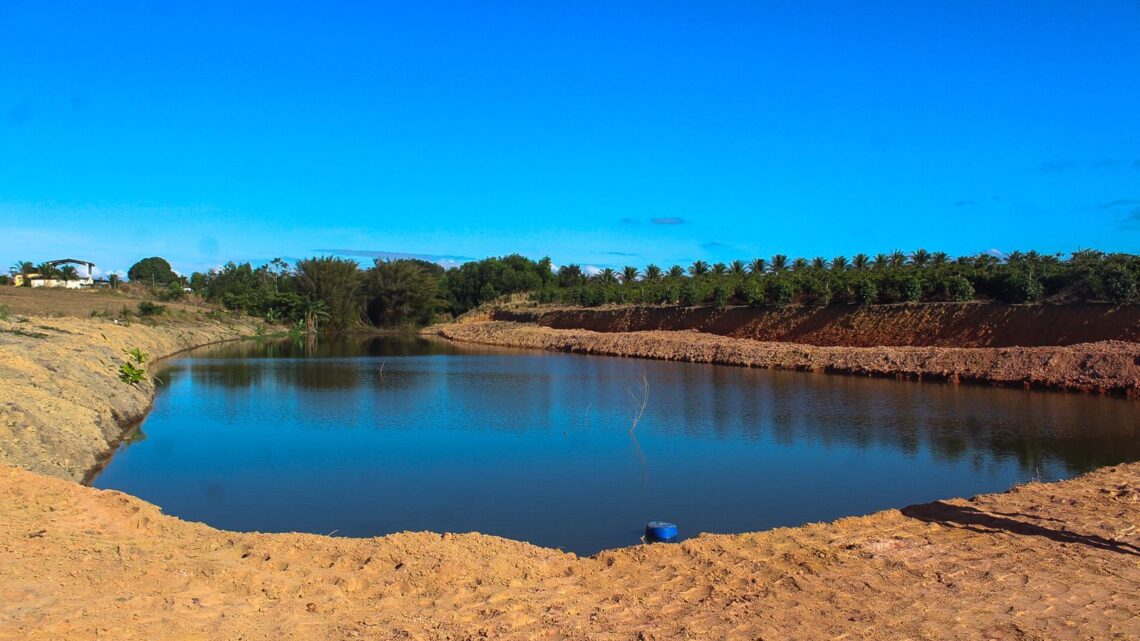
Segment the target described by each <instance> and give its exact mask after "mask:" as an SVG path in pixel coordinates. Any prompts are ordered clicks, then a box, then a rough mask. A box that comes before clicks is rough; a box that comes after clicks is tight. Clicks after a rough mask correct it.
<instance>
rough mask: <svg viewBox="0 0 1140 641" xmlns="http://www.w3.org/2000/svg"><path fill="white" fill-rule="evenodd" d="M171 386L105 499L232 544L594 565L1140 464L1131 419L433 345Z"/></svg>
mask: <svg viewBox="0 0 1140 641" xmlns="http://www.w3.org/2000/svg"><path fill="white" fill-rule="evenodd" d="M643 374H644V377H645V380H646V381H648V389H649V401H648V404H647V406H646V411H645V414H644V417H643V418H642V419H641V422H640V424H639V425H638V427H637V429H636V430H635V431H634V432H633V433H632V434H631V433H630V429H629V428H630V424H631V421H632V418H633V415H634V414H635V413H636V408H637V406H638V405H640V404H641V389H642V376H643ZM162 376H163V379H164V381H165V385H164V386H163V387H162V389H161V390H160V392H159V395H158V398H157V399H156V401H155V405H154V410H153V411H152V412H151V414H150V415H149V416H148V417H147V419H146V421H145V423H143V425H142V431H141V432H140V434H139V436H138V437H137V438H136V439H134V440H133V441H132V442H130V443H128V444H126V445H125V446H124V447H123V448H122V449H121V450H120V451H119V452H118V453H117V454H116V455H115V457H114V458H113V459H112V460H111V462H110V464H109V465H108V466H107V468H106V469H105V470H104V471H103V472H102V473H101V474H100V475H99V476H98V477H97V478H96V479H95V480H94V483H93V484H94V485H95V486H96V487H101V488H114V489H118V490H123V491H126V492H129V493H131V494H134V495H136V496H140V497H142V498H144V499H146V500H148V501H151V502H153V503H156V504H157V505H159V506H161V507H162V508H163V510H164V511H165V512H166V513H168V514H173V515H176V516H179V517H181V518H184V519H189V520H195V521H204V522H206V523H209V524H210V525H213V526H216V527H221V528H226V529H233V530H259V531H271V532H284V531H303V532H316V533H322V534H327V533H330V532H334V531H335V532H336V533H337V534H338V535H343V536H372V535H382V534H387V533H391V532H399V531H403V530H432V531H436V532H468V531H478V532H484V533H489V534H497V535H500V536H506V537H510V538H514V539H521V540H525V541H530V542H533V543H536V544H539V545H545V546H551V547H561V548H563V549H567V550H572V551H575V552H579V553H593V552H596V551H598V550H600V549H603V548H608V547H617V546H624V545H630V544H635V543H637V542H638V537H639V536H640V534H641V529H642V528H643V527H644V524H645V523H646V522H647V521H650V520H654V519H665V520H671V521H675V522H676V523H677V524H678V525H679V526H680V528H681V531H682V533H683V534H686V535H695V534H696V533H698V532H745V531H752V530H759V529H766V528H771V527H775V526H785V525H799V524H803V523H806V522H811V521H820V520H829V519H834V518H837V517H841V516H847V515H853V514H864V513H867V512H872V511H875V510H879V509H883V508H887V507H901V506H904V505H908V504H912V503H919V502H926V501H931V500H934V499H938V498H946V497H952V496H969V495H972V494H977V493H981V492H992V491H1000V490H1005V489H1008V488H1009V487H1010V486H1012V485H1013V484H1015V483H1018V482H1021V481H1026V480H1029V479H1031V478H1040V479H1044V480H1054V479H1061V478H1067V477H1071V476H1074V475H1076V474H1079V473H1081V472H1085V471H1087V470H1091V469H1093V468H1095V467H1098V466H1101V465H1108V464H1114V463H1119V462H1124V461H1133V460H1137V459H1140V427H1138V425H1137V424H1138V421H1137V409H1138V404H1137V403H1136V402H1135V401H1126V400H1121V399H1108V398H1097V397H1090V396H1078V395H1067V394H1054V393H1039V392H1023V391H1015V390H1001V389H989V388H981V387H954V386H949V385H943V384H933V383H931V384H922V383H900V382H895V381H886V380H873V379H862V378H853V377H842V376H827V375H821V374H805V373H796V372H768V371H760V370H749V369H744V368H735V367H721V366H711V365H694V364H680V363H664V362H655V361H638V360H631V359H617V358H605V357H593V356H577V355H568V354H554V353H542V352H522V351H505V350H494V349H478V348H468V347H460V346H456V345H452V344H447V343H441V342H437V341H428V340H425V339H415V338H370V339H345V340H339V341H329V342H322V343H319V344H313V343H309V344H305V343H293V342H286V343H270V344H253V343H248V344H240V345H230V346H227V347H224V348H214V349H212V350H209V351H200V352H196V353H192V354H190V355H189V356H187V357H185V358H181V359H179V360H177V361H174V362H172V363H171V365H170V366H169V368H168V369H167V370H166V371H165V372H164V374H163V375H162Z"/></svg>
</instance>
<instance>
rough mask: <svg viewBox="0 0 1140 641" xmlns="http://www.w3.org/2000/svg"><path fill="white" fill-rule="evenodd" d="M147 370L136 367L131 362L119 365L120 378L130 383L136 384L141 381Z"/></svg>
mask: <svg viewBox="0 0 1140 641" xmlns="http://www.w3.org/2000/svg"><path fill="white" fill-rule="evenodd" d="M145 375H146V371H145V370H144V369H143V368H141V367H135V366H134V365H132V364H130V363H123V364H122V365H120V366H119V380H120V381H123V382H124V383H126V384H128V385H136V384H138V383H141V382H142V380H143V377H144V376H145Z"/></svg>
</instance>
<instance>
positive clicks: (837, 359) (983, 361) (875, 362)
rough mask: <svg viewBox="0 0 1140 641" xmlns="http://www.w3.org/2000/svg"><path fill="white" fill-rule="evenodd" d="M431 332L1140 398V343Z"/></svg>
mask: <svg viewBox="0 0 1140 641" xmlns="http://www.w3.org/2000/svg"><path fill="white" fill-rule="evenodd" d="M429 331H430V333H434V334H437V335H439V336H442V337H444V338H447V339H449V340H455V341H459V342H467V343H476V344H482V345H497V346H501V347H518V348H527V349H542V350H551V351H562V352H572V353H579V354H599V355H604V356H628V357H635V358H650V359H657V360H672V361H687V362H694V363H714V364H721V365H736V366H744V367H758V368H769V369H786V370H795V371H809V372H828V373H837V374H849V375H857V376H877V377H890V378H899V379H911V380H934V381H945V382H950V383H974V384H985V385H1000V386H1006V387H1020V388H1025V389H1030V388H1032V389H1047V390H1061V391H1069V392H1087V393H1097V394H1111V395H1116V396H1125V397H1132V398H1140V343H1131V342H1124V341H1102V342H1098V343H1082V344H1077V345H1068V346H1055V347H1003V348H971V347H962V348H955V347H818V346H813V345H801V344H796V343H778V342H765V341H756V340H751V339H742V338H730V337H725V336H720V335H715V334H705V333H701V332H696V331H637V332H595V331H591V330H585V329H552V328H549V327H544V326H540V325H533V324H528V323H516V322H511V321H488V320H482V319H471V320H468V321H465V322H459V323H452V324H447V325H438V326H434V327H432V328H430V329H429Z"/></svg>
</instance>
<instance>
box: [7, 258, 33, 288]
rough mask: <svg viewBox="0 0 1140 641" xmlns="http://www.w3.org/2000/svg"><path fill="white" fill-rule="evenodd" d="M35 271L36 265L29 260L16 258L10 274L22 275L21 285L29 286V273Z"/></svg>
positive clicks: (30, 283) (30, 282)
mask: <svg viewBox="0 0 1140 641" xmlns="http://www.w3.org/2000/svg"><path fill="white" fill-rule="evenodd" d="M34 273H36V266H35V265H34V264H33V263H32V261H30V260H18V261H16V262H15V263H14V264H13V265H12V275H13V276H22V277H23V278H22V279H21V280H22V283H21V284H22V285H23V286H24V287H31V286H32V281H31V275H32V274H34Z"/></svg>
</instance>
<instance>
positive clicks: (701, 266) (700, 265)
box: [689, 260, 709, 276]
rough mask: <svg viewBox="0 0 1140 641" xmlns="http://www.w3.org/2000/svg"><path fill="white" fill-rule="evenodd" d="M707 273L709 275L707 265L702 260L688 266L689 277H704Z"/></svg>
mask: <svg viewBox="0 0 1140 641" xmlns="http://www.w3.org/2000/svg"><path fill="white" fill-rule="evenodd" d="M707 273H709V264H708V263H706V262H705V261H703V260H697V261H693V264H692V265H690V266H689V275H690V276H704V275H705V274H707Z"/></svg>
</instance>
